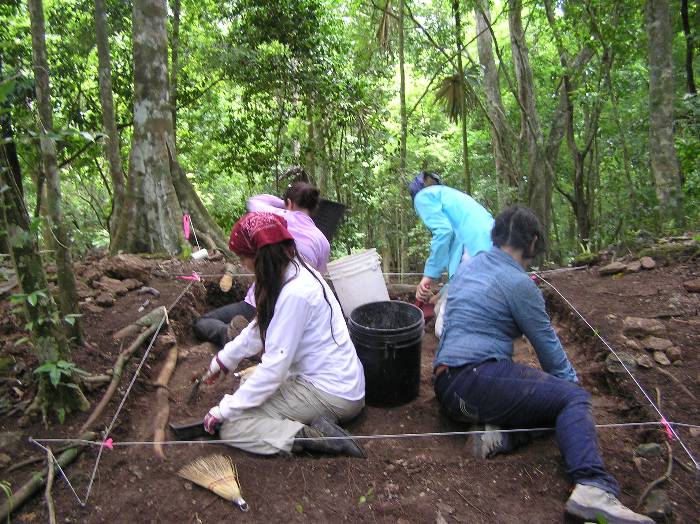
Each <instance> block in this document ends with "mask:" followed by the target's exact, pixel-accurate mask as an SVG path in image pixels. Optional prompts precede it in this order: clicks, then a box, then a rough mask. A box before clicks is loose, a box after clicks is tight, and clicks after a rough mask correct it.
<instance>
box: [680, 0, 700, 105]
mask: <svg viewBox="0 0 700 524" xmlns="http://www.w3.org/2000/svg"><path fill="white" fill-rule="evenodd" d="M681 20H682V21H683V34H684V35H685V81H686V85H687V91H688V93H689V94H691V95H697V94H698V90H697V88H696V87H695V74H694V71H693V54H694V51H695V36H694V35H693V34H692V32H691V31H690V21H689V20H688V0H681Z"/></svg>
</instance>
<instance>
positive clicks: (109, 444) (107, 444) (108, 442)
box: [102, 437, 114, 450]
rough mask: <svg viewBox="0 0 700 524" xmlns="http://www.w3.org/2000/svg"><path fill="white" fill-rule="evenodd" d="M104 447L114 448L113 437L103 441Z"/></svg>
mask: <svg viewBox="0 0 700 524" xmlns="http://www.w3.org/2000/svg"><path fill="white" fill-rule="evenodd" d="M102 447H103V448H107V449H111V450H114V441H113V440H112V437H110V438H108V439H107V440H105V441H104V442H102Z"/></svg>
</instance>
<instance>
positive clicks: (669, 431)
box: [661, 417, 673, 440]
mask: <svg viewBox="0 0 700 524" xmlns="http://www.w3.org/2000/svg"><path fill="white" fill-rule="evenodd" d="M661 425H662V426H663V427H664V429H665V430H666V436H667V437H668V440H673V430H672V429H671V425H670V424H669V423H668V420H666V417H661Z"/></svg>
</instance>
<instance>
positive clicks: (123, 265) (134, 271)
mask: <svg viewBox="0 0 700 524" xmlns="http://www.w3.org/2000/svg"><path fill="white" fill-rule="evenodd" d="M151 266H152V264H151V262H149V261H148V260H144V259H143V258H141V257H137V256H136V255H116V256H114V257H111V258H108V259H107V260H105V261H104V263H103V268H104V270H105V272H106V273H107V274H108V275H110V276H112V277H115V278H120V279H124V278H135V279H137V280H141V281H142V282H147V281H148V278H149V276H150V274H151Z"/></svg>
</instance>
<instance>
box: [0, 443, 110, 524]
mask: <svg viewBox="0 0 700 524" xmlns="http://www.w3.org/2000/svg"><path fill="white" fill-rule="evenodd" d="M95 437H96V435H95V433H93V432H91V431H88V432H86V433H83V434H81V435H80V437H78V438H79V439H80V440H94V439H95ZM84 447H85V446H83V445H77V446H73V447H72V448H69V449H67V450H66V451H64V452H63V453H61V455H59V457H58V459H57V460H58V464H59V465H60V466H61V468H62V469H65V467H66V466H67V465H68V464H70V463H71V462H73V461H74V460H75V459H76V458H77V457H78V455H80V453H81V452H82V451H83V448H84ZM45 481H46V479H44V476H43V474H42V473H41V472H40V471H37V472H35V473H34V474H33V475H32V476H31V477H30V478H29V480H28V481H27V482H26V483H25V484H24V485H23V486H22V487H21V488H19V489H18V490H17V491H15V492H14V493H13V494H12V496H11V497H10V499H9V500H8V501H7V502H5V503H4V504H3V505H2V506H0V522H3V521H5V520H6V519H7V516H8V515H9V514H10V513H11V512H12V511H15V510H17V509H18V508H20V507H21V506H22V505H23V504H24V503H25V502H27V500H29V499H30V498H31V497H32V496H33V495H34V494H35V493H36V492H37V491H39V490H40V489H41V488H42V486H43V485H44V483H45Z"/></svg>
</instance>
